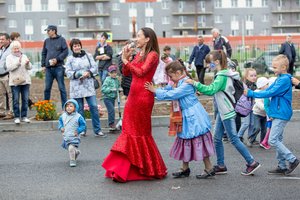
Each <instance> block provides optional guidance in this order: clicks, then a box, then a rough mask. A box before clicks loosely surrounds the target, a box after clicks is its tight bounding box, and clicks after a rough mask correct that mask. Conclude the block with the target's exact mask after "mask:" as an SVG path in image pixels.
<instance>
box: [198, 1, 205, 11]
mask: <svg viewBox="0 0 300 200" xmlns="http://www.w3.org/2000/svg"><path fill="white" fill-rule="evenodd" d="M198 7H199V9H198V10H201V11H205V1H199V4H198Z"/></svg>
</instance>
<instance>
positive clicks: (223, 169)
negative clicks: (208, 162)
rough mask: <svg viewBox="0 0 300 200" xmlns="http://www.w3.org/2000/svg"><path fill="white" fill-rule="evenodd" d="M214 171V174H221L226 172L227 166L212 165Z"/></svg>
mask: <svg viewBox="0 0 300 200" xmlns="http://www.w3.org/2000/svg"><path fill="white" fill-rule="evenodd" d="M213 169H214V172H215V174H216V175H222V174H227V167H226V166H224V167H220V166H219V165H215V166H214V168H213Z"/></svg>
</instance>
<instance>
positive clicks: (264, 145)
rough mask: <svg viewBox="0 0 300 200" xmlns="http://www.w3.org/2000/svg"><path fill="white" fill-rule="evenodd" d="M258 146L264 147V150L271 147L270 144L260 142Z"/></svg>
mask: <svg viewBox="0 0 300 200" xmlns="http://www.w3.org/2000/svg"><path fill="white" fill-rule="evenodd" d="M259 146H260V147H262V148H264V149H266V150H268V149H271V146H270V145H268V144H263V143H260V144H259Z"/></svg>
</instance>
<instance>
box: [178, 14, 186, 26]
mask: <svg viewBox="0 0 300 200" xmlns="http://www.w3.org/2000/svg"><path fill="white" fill-rule="evenodd" d="M179 23H181V24H186V17H185V16H179Z"/></svg>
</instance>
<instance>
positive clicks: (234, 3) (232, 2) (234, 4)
mask: <svg viewBox="0 0 300 200" xmlns="http://www.w3.org/2000/svg"><path fill="white" fill-rule="evenodd" d="M231 7H232V8H236V7H238V1H237V0H231Z"/></svg>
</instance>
